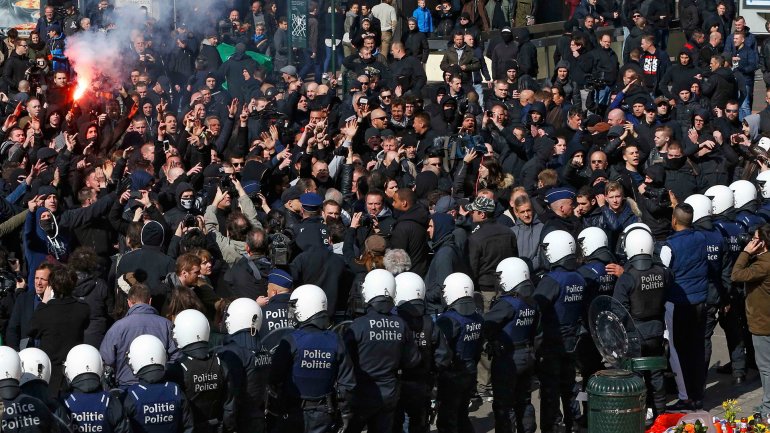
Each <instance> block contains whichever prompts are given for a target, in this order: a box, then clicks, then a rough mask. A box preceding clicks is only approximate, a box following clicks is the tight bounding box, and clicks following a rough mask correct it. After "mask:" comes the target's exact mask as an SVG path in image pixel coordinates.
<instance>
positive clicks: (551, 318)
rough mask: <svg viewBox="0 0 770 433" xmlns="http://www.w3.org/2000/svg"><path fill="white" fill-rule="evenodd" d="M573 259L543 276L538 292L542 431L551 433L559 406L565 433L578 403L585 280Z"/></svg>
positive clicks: (536, 298) (569, 428)
mask: <svg viewBox="0 0 770 433" xmlns="http://www.w3.org/2000/svg"><path fill="white" fill-rule="evenodd" d="M576 268H577V266H576V264H575V262H574V259H567V260H565V261H564V262H563V263H560V264H558V265H554V266H553V267H552V268H551V271H550V272H548V273H547V274H545V275H544V276H543V278H542V279H541V280H540V283H538V285H537V288H536V289H535V295H534V298H535V301H537V304H538V306H539V307H540V311H541V313H542V320H541V323H542V324H543V345H542V346H541V350H540V353H539V357H540V358H541V362H540V363H539V365H538V376H539V377H540V397H541V400H540V428H541V429H542V431H543V432H551V431H553V430H554V428H555V427H556V423H557V422H558V419H559V403H560V400H561V404H562V405H563V406H564V407H565V408H570V409H569V410H567V409H565V413H564V418H563V420H564V425H565V431H570V430H571V428H572V424H573V421H574V412H576V411H577V410H576V409H577V408H576V404H575V397H576V396H575V394H574V391H575V348H576V346H577V338H578V333H579V332H580V329H581V318H582V315H583V311H584V308H585V307H584V303H583V297H584V296H585V290H586V281H585V279H584V278H583V276H582V275H580V273H578V272H577V271H576V270H575V269H576Z"/></svg>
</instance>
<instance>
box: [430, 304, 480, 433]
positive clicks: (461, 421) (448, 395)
mask: <svg viewBox="0 0 770 433" xmlns="http://www.w3.org/2000/svg"><path fill="white" fill-rule="evenodd" d="M483 322H484V319H483V318H482V317H481V314H479V313H478V312H477V311H476V303H475V302H474V301H473V299H472V298H470V297H468V298H461V299H458V300H457V301H455V302H454V303H453V304H452V305H450V306H449V309H448V310H447V311H446V312H445V313H443V314H441V315H440V316H439V317H438V319H437V320H436V325H437V326H438V327H439V329H440V330H441V333H442V334H444V337H445V338H446V340H447V342H448V343H449V347H450V349H451V350H452V353H453V358H452V363H451V365H450V366H449V367H448V368H446V369H444V370H441V371H439V379H438V390H437V399H438V416H437V418H436V427H437V428H438V430H439V431H442V432H461V431H462V432H468V431H473V426H472V425H471V420H470V418H469V417H468V406H469V404H470V400H471V397H472V396H473V392H474V390H475V388H476V374H477V372H478V370H477V368H478V367H477V364H478V363H479V360H480V359H481V350H482V344H481V343H482V335H481V327H482V324H483Z"/></svg>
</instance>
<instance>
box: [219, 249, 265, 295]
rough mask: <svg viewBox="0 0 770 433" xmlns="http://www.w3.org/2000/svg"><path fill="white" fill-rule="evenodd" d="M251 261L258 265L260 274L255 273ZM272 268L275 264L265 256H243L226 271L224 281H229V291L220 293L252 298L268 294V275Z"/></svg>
mask: <svg viewBox="0 0 770 433" xmlns="http://www.w3.org/2000/svg"><path fill="white" fill-rule="evenodd" d="M249 261H251V262H252V263H253V264H254V266H256V268H257V270H258V271H259V275H256V274H255V271H254V270H253V269H252V266H251V265H249ZM272 268H273V266H272V265H271V264H270V262H269V261H268V260H267V259H266V258H265V257H259V258H256V257H241V258H240V259H238V261H236V262H235V263H233V266H232V267H231V268H230V269H228V270H227V272H225V276H224V281H225V282H226V283H227V289H228V291H229V293H222V292H220V293H219V294H220V295H223V296H224V295H228V296H235V297H237V298H251V299H256V298H257V297H259V296H267V276H268V275H270V270H271V269H272Z"/></svg>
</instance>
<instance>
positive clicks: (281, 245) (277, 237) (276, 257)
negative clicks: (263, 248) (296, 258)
mask: <svg viewBox="0 0 770 433" xmlns="http://www.w3.org/2000/svg"><path fill="white" fill-rule="evenodd" d="M268 240H269V241H270V251H269V256H270V263H272V264H273V266H276V265H278V266H287V265H288V264H289V263H290V262H291V244H292V243H293V242H294V236H293V234H292V233H291V231H289V230H283V231H281V232H278V233H273V234H271V235H270V236H269V237H268Z"/></svg>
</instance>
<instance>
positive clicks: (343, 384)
mask: <svg viewBox="0 0 770 433" xmlns="http://www.w3.org/2000/svg"><path fill="white" fill-rule="evenodd" d="M327 322H328V319H327V316H326V315H325V314H323V315H322V317H321V316H316V317H314V318H312V319H311V320H309V321H308V322H305V323H303V324H301V325H300V326H299V328H298V329H297V330H295V331H294V332H293V333H291V334H289V335H288V336H286V337H284V338H283V339H282V340H281V342H280V343H279V344H278V347H277V348H276V350H275V353H274V354H273V359H272V362H271V369H270V388H271V389H272V390H274V391H275V392H276V393H277V394H278V402H279V408H278V410H279V411H280V412H282V413H283V416H282V417H281V416H279V417H278V420H277V424H278V425H277V426H276V428H275V429H274V430H273V431H275V432H276V433H277V432H281V433H284V432H288V433H301V432H304V433H325V432H328V431H334V428H335V427H336V428H337V429H338V428H339V427H340V426H339V425H337V424H336V423H337V422H338V421H337V419H336V412H337V409H339V410H340V412H341V413H342V417H344V418H345V419H349V416H350V396H351V393H352V392H353V389H354V387H355V385H356V378H355V375H354V373H353V363H352V362H351V360H350V357H349V356H348V354H347V352H346V350H345V345H344V343H343V341H342V338H341V337H340V336H339V335H338V334H337V333H335V332H334V331H330V330H326V329H325V328H326V327H325V326H324V325H325V324H326V323H327Z"/></svg>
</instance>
